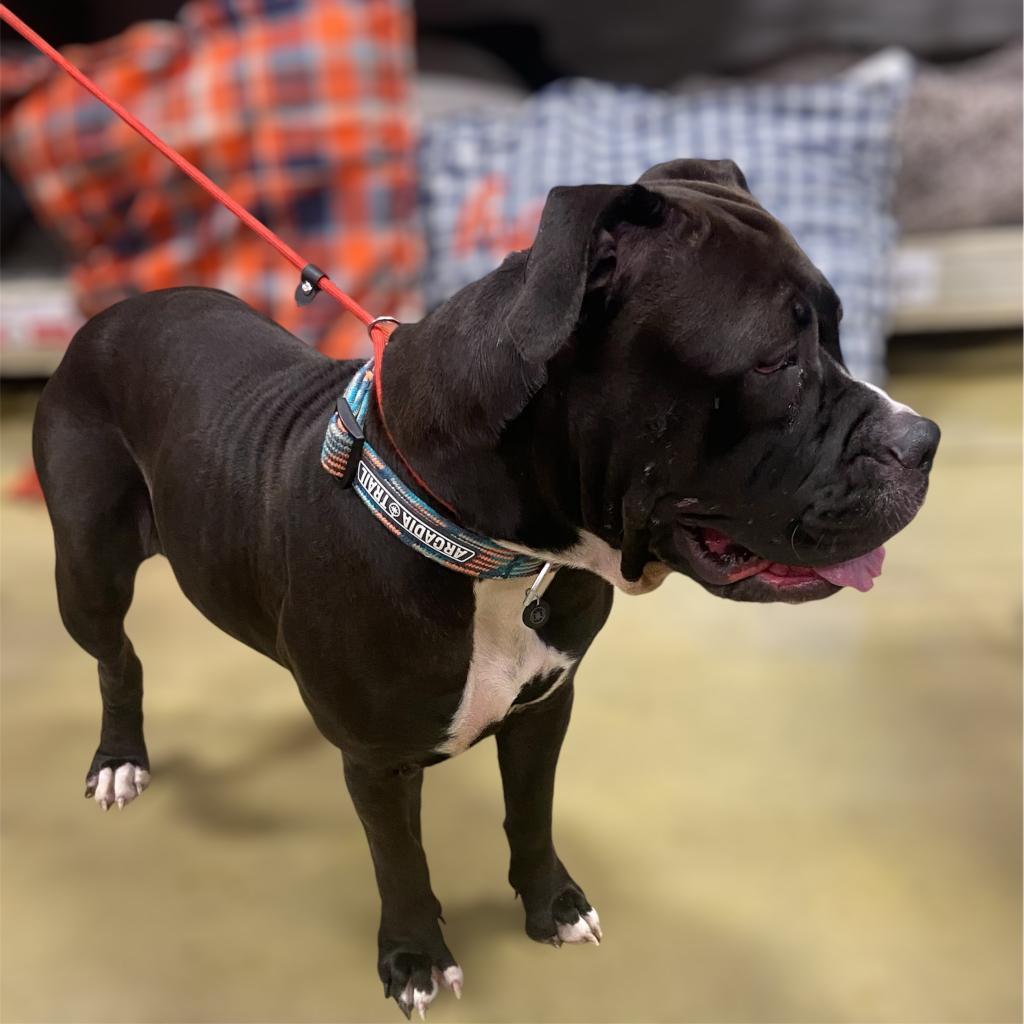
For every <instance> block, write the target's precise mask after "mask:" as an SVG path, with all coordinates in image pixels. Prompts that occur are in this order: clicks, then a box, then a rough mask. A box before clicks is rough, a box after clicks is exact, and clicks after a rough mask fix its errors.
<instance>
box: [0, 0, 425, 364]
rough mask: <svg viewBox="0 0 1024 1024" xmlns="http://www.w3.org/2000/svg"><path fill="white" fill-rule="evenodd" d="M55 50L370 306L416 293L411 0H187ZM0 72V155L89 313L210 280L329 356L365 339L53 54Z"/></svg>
mask: <svg viewBox="0 0 1024 1024" xmlns="http://www.w3.org/2000/svg"><path fill="white" fill-rule="evenodd" d="M67 55H68V57H69V58H70V59H71V60H72V61H73V62H74V63H76V64H78V66H79V67H81V68H82V70H83V71H84V72H85V73H86V74H87V75H89V76H90V77H91V78H93V79H94V80H95V81H96V82H97V83H98V84H99V86H100V87H101V88H103V89H105V90H106V91H107V92H108V93H109V94H110V95H112V96H113V97H114V98H116V99H117V100H119V101H120V102H121V103H122V104H123V105H124V106H125V107H127V108H128V109H129V110H131V111H132V113H134V114H135V115H136V116H137V117H138V118H140V120H142V121H143V122H144V123H145V124H146V125H148V126H149V127H150V128H151V129H152V130H153V131H155V132H156V133H157V134H158V135H160V136H161V137H162V138H164V139H165V140H166V141H167V142H168V143H170V145H172V146H174V147H175V148H176V149H178V150H179V151H180V152H181V153H182V154H183V155H184V156H185V157H187V158H188V159H189V160H191V161H192V162H193V163H194V164H196V165H197V166H198V167H200V168H201V169H202V170H204V171H205V172H206V173H207V174H208V175H209V176H210V177H211V178H213V179H214V181H216V182H217V183H218V184H219V185H220V186H221V187H222V188H224V189H225V190H226V191H227V192H229V193H230V194H231V195H232V196H233V197H234V198H235V199H237V200H238V201H239V202H241V203H242V204H243V205H244V206H245V207H247V208H248V209H249V210H250V211H251V212H252V213H254V214H255V215H256V216H257V217H258V218H259V219H260V220H262V221H263V222H264V223H265V224H267V225H268V226H269V227H270V228H271V229H272V230H274V231H276V232H277V233H278V234H279V235H281V237H282V238H283V239H284V240H285V241H286V242H288V244H289V245H291V246H292V247H293V248H295V249H296V250H298V252H300V253H301V254H302V255H303V256H304V257H305V258H306V259H308V260H309V261H310V262H312V263H315V264H317V265H318V266H320V267H322V268H323V269H324V270H325V271H327V272H328V273H329V274H330V275H331V278H332V280H333V281H334V282H335V283H336V284H337V285H338V286H339V287H340V288H342V289H343V290H344V291H346V292H348V293H349V294H350V295H352V296H353V297H354V298H356V299H357V300H358V301H359V302H360V303H362V304H363V305H364V306H366V307H367V308H368V309H371V310H374V311H375V312H379V313H388V314H392V315H396V316H399V317H401V316H402V315H403V313H405V314H408V313H409V312H410V311H412V310H415V309H416V307H417V306H418V304H419V284H420V273H421V270H422V262H423V244H422V234H421V229H420V224H419V220H418V216H417V211H416V175H415V138H414V131H413V125H412V120H411V117H410V110H409V106H410V78H411V72H412V66H413V57H412V16H411V13H410V11H409V8H408V4H407V3H405V2H401V0H196V2H193V3H191V4H188V5H187V6H186V7H184V8H183V9H182V11H181V13H180V14H179V16H178V18H177V19H176V20H175V21H166V22H161V21H150V22H143V23H140V24H138V25H136V26H134V27H132V28H131V29H129V30H128V31H126V32H125V33H123V34H122V35H120V36H118V37H116V38H114V39H110V40H107V41H105V42H103V43H99V44H96V45H92V46H87V47H71V48H69V49H68V50H67ZM0 70H2V79H0V95H2V97H3V101H4V107H5V109H7V113H6V115H5V117H4V120H3V143H4V159H5V161H6V162H7V165H8V167H9V168H10V170H11V173H12V174H13V175H14V177H15V178H16V180H17V181H18V182H19V184H20V185H21V187H22V188H23V189H24V191H25V194H26V195H27V197H28V199H29V202H30V203H31V204H32V206H33V208H34V210H35V212H36V214H37V216H38V217H39V219H40V220H41V221H42V222H43V223H45V224H47V225H49V226H50V227H51V228H52V229H53V230H54V231H55V232H56V233H57V234H58V235H59V236H60V237H61V238H62V239H63V240H64V241H65V242H66V243H67V244H68V246H69V248H70V250H71V252H72V254H73V258H74V265H73V270H72V279H73V283H74V288H75V294H76V297H77V299H78V302H79V304H80V306H81V309H82V312H83V313H84V314H85V315H92V314H93V313H96V312H98V311H99V310H101V309H103V308H105V307H107V306H108V305H110V304H111V303H113V302H115V301H117V300H118V299H121V298H124V297H125V296H128V295H132V294H136V293H138V292H142V291H148V290H151V289H154V288H165V287H171V286H174V285H183V284H205V285H210V286H214V287H218V288H224V289H225V290H227V291H229V292H232V293H234V294H235V295H238V296H239V297H240V298H243V299H245V300H246V301H247V302H250V303H251V304H252V305H254V306H255V307H256V308H257V309H259V310H261V311H262V312H264V313H265V314H266V315H268V316H270V317H272V318H273V319H275V320H276V321H277V322H278V323H280V324H282V325H283V326H285V327H287V328H288V329H289V330H291V331H293V332H294V333H296V334H298V335H299V336H300V337H303V338H304V339H305V340H307V341H310V342H313V343H317V344H319V345H320V346H321V347H322V348H323V349H324V350H325V351H328V352H330V353H331V354H334V355H341V354H346V355H350V354H353V353H355V352H358V351H363V350H364V349H365V348H366V337H365V331H364V329H363V327H362V325H361V324H359V323H358V322H357V321H355V320H354V319H353V318H352V317H349V316H347V315H346V314H345V313H344V312H343V311H342V310H341V309H339V307H338V306H336V305H335V304H334V303H332V302H330V301H329V300H326V299H321V300H320V301H319V302H317V303H314V304H313V305H312V306H307V307H304V308H303V309H301V310H300V309H298V308H297V307H296V306H295V304H294V299H293V294H294V291H295V285H296V284H297V283H298V274H297V272H296V271H295V270H294V269H293V268H292V267H291V266H290V265H289V264H288V263H287V262H285V261H284V260H282V259H281V258H280V257H279V256H278V255H277V253H275V252H274V250H273V249H271V248H270V247H269V246H267V245H266V243H264V242H263V241H261V240H260V239H259V238H258V237H257V236H255V235H254V234H252V233H251V232H250V231H249V230H248V229H247V228H245V227H244V226H243V225H242V224H241V223H240V222H239V221H237V220H236V219H235V218H234V217H233V216H232V215H231V214H230V213H229V212H228V211H227V210H225V209H223V208H222V207H221V206H220V205H218V204H217V203H216V202H215V201H214V200H213V199H212V198H211V197H209V196H208V195H207V194H206V193H205V192H203V191H202V190H201V189H200V188H198V187H197V186H196V185H194V184H193V183H192V182H191V181H189V180H188V178H186V177H185V176H184V175H183V174H182V173H181V172H180V171H179V170H178V169H177V168H175V167H174V166H173V165H172V164H171V163H169V162H168V161H167V160H166V159H165V158H164V157H163V156H161V155H160V154H159V153H158V152H156V151H155V150H153V149H151V148H150V146H149V145H148V144H147V143H146V142H145V141H144V140H142V139H141V138H139V137H138V136H137V135H136V134H135V133H134V132H133V131H132V130H131V129H130V128H129V127H128V126H127V125H126V124H124V123H123V122H121V121H120V120H119V119H118V118H117V117H116V116H115V115H114V114H113V113H112V112H111V111H109V110H108V109H107V108H106V107H105V106H103V105H102V104H101V103H99V102H98V101H97V100H95V99H93V97H91V96H90V95H89V94H88V93H87V92H86V91H85V90H84V89H82V88H81V87H80V86H79V85H78V84H77V83H75V82H73V81H72V80H71V79H70V78H68V77H67V76H66V75H65V74H64V73H63V72H61V71H60V70H58V69H57V68H55V67H54V66H53V65H51V64H50V62H49V61H48V60H46V59H45V58H44V57H42V56H40V55H33V56H26V57H18V58H14V57H11V56H8V55H5V57H4V59H3V61H2V62H0ZM12 100H14V101H15V102H13V103H12V102H11V101H12Z"/></svg>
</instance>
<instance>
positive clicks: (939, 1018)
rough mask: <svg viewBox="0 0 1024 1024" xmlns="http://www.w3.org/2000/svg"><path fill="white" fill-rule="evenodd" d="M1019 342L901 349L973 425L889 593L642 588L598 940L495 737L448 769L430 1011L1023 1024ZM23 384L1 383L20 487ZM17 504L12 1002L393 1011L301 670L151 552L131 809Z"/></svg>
mask: <svg viewBox="0 0 1024 1024" xmlns="http://www.w3.org/2000/svg"><path fill="white" fill-rule="evenodd" d="M1019 357H1020V347H1019V341H1018V342H1007V343H1003V344H990V345H987V346H979V347H977V348H975V349H974V350H972V351H970V352H965V351H964V350H963V349H960V350H955V351H954V350H950V351H946V352H944V353H943V354H942V355H941V356H935V355H931V354H925V353H922V352H921V351H918V352H916V353H909V354H904V356H903V357H902V359H901V360H900V361H899V365H902V366H903V367H904V370H903V372H901V373H898V374H897V376H896V378H895V380H894V381H893V385H892V389H891V390H892V391H893V393H894V394H895V395H896V396H897V397H898V398H901V399H903V400H905V401H908V402H910V403H911V404H913V405H914V406H916V407H917V408H918V409H919V410H920V411H921V412H924V413H927V414H928V415H930V416H932V417H934V418H935V419H937V420H938V421H939V422H940V424H941V425H942V427H943V431H944V440H943V447H942V450H941V452H940V456H939V460H938V463H937V467H936V469H935V472H934V475H933V490H932V495H931V497H930V498H929V501H928V503H927V505H926V506H925V509H924V511H923V513H922V514H921V516H920V518H919V520H918V521H917V522H916V523H915V524H914V525H913V526H912V527H911V528H910V529H909V530H908V531H907V532H906V534H905V535H902V536H900V537H898V538H897V539H896V540H894V541H893V542H892V543H891V545H890V546H889V558H888V561H887V563H886V572H885V575H884V576H883V577H882V579H881V580H880V581H879V584H878V586H876V588H875V590H874V591H873V592H872V593H871V594H870V595H861V594H856V593H852V592H850V593H844V594H842V595H840V596H838V597H837V598H834V599H832V600H829V601H826V602H823V603H821V604H818V605H814V606H808V607H805V608H790V607H783V606H774V607H758V606H736V605H731V604H729V603H727V602H723V601H717V600H715V599H714V598H712V597H710V596H707V595H705V594H704V593H703V592H701V591H699V590H698V589H697V587H696V586H694V585H692V584H690V583H688V582H687V581H685V580H681V579H676V580H670V581H669V582H668V583H667V584H666V585H665V586H664V587H663V588H662V589H661V590H660V591H658V592H657V593H656V594H654V595H651V596H649V597H644V598H634V599H621V598H620V599H618V600H617V602H616V609H615V612H614V614H613V616H612V621H611V623H610V625H609V626H608V628H607V629H606V631H605V632H604V633H603V634H602V635H601V636H600V638H599V639H598V641H597V642H596V643H595V645H594V647H593V649H592V652H591V654H590V655H589V657H588V659H587V661H586V662H585V664H584V667H583V669H582V671H581V672H580V676H579V680H578V687H577V688H578V695H577V705H576V712H575V717H574V721H573V725H572V728H571V730H570V733H569V737H568V740H567V743H566V749H565V753H564V756H563V760H562V767H561V770H560V776H559V785H558V798H557V808H556V813H557V823H558V829H557V833H558V839H559V846H560V850H561V853H562V857H563V859H564V860H565V861H566V863H567V865H568V866H569V868H570V870H571V871H572V872H573V873H574V875H575V876H576V877H577V879H578V880H579V881H580V882H581V883H582V884H583V885H584V886H585V888H586V890H587V892H588V894H589V895H590V897H591V898H592V899H593V901H594V902H595V904H596V905H597V907H598V909H599V910H600V913H601V921H602V924H603V926H604V931H605V936H606V938H605V942H604V943H603V944H602V945H601V947H600V948H594V947H592V946H587V947H582V948H575V947H573V948H568V947H567V948H563V949H561V950H558V951H556V950H554V949H551V948H549V947H542V946H538V945H535V944H533V943H531V942H529V941H528V940H527V939H526V937H525V936H524V935H523V934H522V932H521V917H520V908H519V906H518V904H517V903H516V902H514V901H513V898H512V894H511V891H510V889H509V888H508V886H507V884H506V882H505V872H506V863H505V849H504V839H503V836H502V832H501V827H500V822H501V817H502V808H501V803H500V791H499V784H498V775H497V768H496V765H495V760H494V754H493V745H492V744H491V743H489V742H488V743H484V744H481V746H480V747H478V748H476V749H474V750H472V751H471V752H469V753H468V754H466V755H464V756H463V757H461V758H459V759H457V760H455V761H454V762H451V763H448V764H444V765H441V766H438V767H437V768H433V769H431V770H430V772H429V773H428V775H427V783H426V791H425V841H426V844H427V848H428V852H429V854H430V857H431V867H432V871H433V878H434V885H435V889H436V891H437V893H438V895H439V896H440V898H441V900H442V902H443V903H444V909H445V916H446V918H447V921H448V927H447V932H446V934H447V936H448V940H449V944H450V946H451V948H452V950H453V952H454V953H455V954H456V956H457V957H458V958H459V961H460V962H461V964H462V967H463V969H464V970H465V974H466V986H465V996H464V998H463V1000H462V1002H461V1003H455V1002H454V1001H453V1000H452V999H451V997H450V996H442V997H440V998H439V999H438V1001H437V1002H436V1003H435V1004H434V1007H433V1008H432V1010H431V1011H430V1018H431V1019H433V1020H435V1021H702V1022H726V1021H730V1022H733V1021H735V1022H740V1021H744V1022H770V1021H780V1022H781V1021H785V1022H887V1024H911V1022H927V1024H939V1022H943V1024H946V1022H960V1021H978V1022H982V1021H984V1022H1003V1021H1006V1022H1009V1021H1019V1020H1020V1018H1021V975H1020V971H1021V916H1020V911H1021V860H1020V838H1021V837H1020V827H1021V822H1020V812H1021V790H1020V784H1021V759H1020V738H1021V737H1020V732H1021V705H1020V688H1019V687H1020V650H1021V636H1020V621H1021V595H1020V536H1021V523H1020V515H1019V508H1020V497H1021V478H1020V468H1019V466H1020V440H1021V433H1020V430H1021V424H1020V398H1021V380H1020V367H1019ZM29 404H30V403H29V402H28V401H27V400H26V396H21V398H15V399H13V400H10V401H8V402H6V403H5V412H4V417H3V425H4V428H5V429H4V447H3V461H2V467H0V468H2V469H3V472H4V474H5V477H7V476H9V474H10V473H11V472H13V471H14V470H15V469H16V468H17V467H18V466H19V465H20V464H21V463H22V461H23V459H24V457H25V453H26V451H27V437H28V432H27V428H28V412H27V409H28V405H29ZM0 512H2V516H3V519H2V556H3V588H2V613H3V621H2V625H3V705H2V712H3V716H2V727H3V736H2V738H3V751H2V754H3V763H2V768H3V776H2V778H3V833H2V834H3V860H2V872H3V874H2V909H3V931H2V967H3V975H2V982H3V988H2V1000H3V1001H2V1006H0V1010H2V1019H3V1020H4V1021H5V1022H10V1024H15V1022H35V1021H47V1022H57V1021H61V1022H92V1021H118V1022H129V1021H131V1022H143V1021H145V1022H149V1021H161V1022H163V1021H210V1022H212V1021H217V1022H227V1021H231V1022H256V1021H282V1022H284V1021H289V1022H290V1021H378V1020H380V1021H387V1022H395V1024H397V1022H399V1021H400V1020H401V1018H400V1016H399V1013H398V1010H397V1008H396V1007H395V1005H394V1004H393V1003H387V1002H385V1001H384V999H383V998H382V996H381V989H380V986H379V984H378V982H377V980H376V974H375V968H374V961H375V955H374V943H375V932H376V915H377V901H376V894H375V891H374V888H373V881H372V873H371V869H370V861H369V857H368V855H367V852H366V849H365V846H364V840H363V836H362V833H361V831H360V828H359V826H358V824H357V822H356V819H355V816H354V813H353V811H352V809H351V807H350V806H349V803H348V799H347V796H346V794H345V792H344V788H343V784H342V780H341V771H340V765H339V760H338V757H337V755H336V753H335V752H333V751H332V750H331V749H330V748H329V747H328V746H327V745H326V744H325V743H324V742H323V741H322V740H320V739H319V737H318V735H317V734H316V733H315V731H314V730H313V727H312V726H311V724H310V722H309V720H308V718H307V715H306V713H305V711H304V709H303V707H302V705H301V704H300V701H299V698H298V695H297V693H296V691H295V689H294V686H293V685H292V683H291V682H290V680H289V679H288V678H287V677H286V676H285V675H284V673H283V672H282V671H281V670H279V669H277V668H276V667H275V666H273V665H271V664H270V663H268V662H265V661H263V660H261V659H260V658H259V657H258V656H257V655H255V654H252V653H251V652H249V651H247V650H245V649H244V648H243V647H241V646H240V645H239V644H237V643H235V642H233V641H232V640H230V639H229V638H228V637H226V636H224V635H222V634H220V633H218V632H217V631H216V630H215V629H214V628H213V627H212V626H210V625H209V624H207V623H206V622H205V621H204V620H203V619H201V618H200V616H199V614H198V613H197V612H196V611H194V610H193V609H192V608H191V607H190V606H189V605H188V604H187V603H186V602H185V600H184V598H183V597H182V596H181V595H180V593H179V592H178V590H177V588H176V586H175V584H174V581H173V579H172V577H171V574H170V571H169V570H168V567H167V565H166V563H164V562H163V561H159V560H154V561H152V562H150V563H148V564H147V565H145V566H144V567H143V570H142V572H141V574H140V579H139V585H138V590H137V596H136V601H135V606H134V608H133V610H132V613H131V616H130V618H129V626H128V628H129V633H130V635H131V636H132V638H133V640H134V641H135V646H136V648H137V650H138V652H139V654H140V656H141V658H142V660H143V663H144V665H145V667H146V672H147V704H146V712H147V733H148V739H149V747H150V752H151V755H152V758H153V772H154V779H153V785H152V787H151V788H150V789H149V790H148V791H147V793H146V794H145V796H144V797H143V799H142V800H141V801H140V802H139V803H137V804H134V805H132V806H131V807H130V808H128V809H127V810H126V811H125V812H123V813H120V814H119V813H117V812H116V811H111V812H110V813H108V814H106V815H104V814H102V813H101V812H100V811H99V810H98V809H97V808H96V806H95V805H94V804H92V803H90V802H87V801H86V800H84V799H83V798H82V776H83V773H84V769H85V767H86V766H87V764H88V761H89V757H90V755H91V753H92V750H93V748H94V745H95V741H96V737H97V729H98V719H99V698H98V695H97V692H96V685H95V681H94V668H93V666H92V664H91V663H90V662H89V661H88V659H87V658H86V657H85V655H84V654H82V653H81V652H80V651H79V650H78V649H77V648H76V647H75V646H74V645H73V644H72V642H71V641H70V640H69V639H68V638H67V636H66V635H65V634H64V633H63V631H62V629H61V627H60V624H59V621H58V618H57V611H56V604H55V597H54V592H53V586H52V583H51V541H50V536H49V528H48V525H47V522H46V520H45V516H44V513H43V511H42V510H41V508H39V507H35V506H26V505H22V504H14V503H11V502H5V503H4V504H3V505H2V507H0Z"/></svg>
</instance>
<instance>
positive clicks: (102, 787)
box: [85, 761, 149, 811]
mask: <svg viewBox="0 0 1024 1024" xmlns="http://www.w3.org/2000/svg"><path fill="white" fill-rule="evenodd" d="M148 785H149V772H148V771H146V769H145V768H140V767H139V766H138V765H137V764H132V763H131V762H130V761H126V762H125V763H124V764H121V765H118V766H117V767H116V768H113V767H107V768H101V769H100V770H99V771H98V772H96V774H94V775H89V777H88V778H87V779H86V780H85V795H86V798H89V797H92V799H94V800H95V801H96V803H98V804H99V805H100V807H102V808H103V810H105V811H107V810H109V809H110V807H111V805H113V804H117V806H118V807H119V808H123V807H124V806H125V805H126V804H130V803H131V802H132V801H133V800H134V799H136V798H137V797H140V796H142V791H143V790H144V789H145V788H146V787H147V786H148Z"/></svg>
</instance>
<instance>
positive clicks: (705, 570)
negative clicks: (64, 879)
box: [685, 526, 885, 597]
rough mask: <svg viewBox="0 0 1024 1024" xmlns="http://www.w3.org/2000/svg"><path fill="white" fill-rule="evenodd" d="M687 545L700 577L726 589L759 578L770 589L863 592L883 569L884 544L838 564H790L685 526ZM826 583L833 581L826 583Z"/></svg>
mask: <svg viewBox="0 0 1024 1024" xmlns="http://www.w3.org/2000/svg"><path fill="white" fill-rule="evenodd" d="M685 534H686V541H687V547H688V549H689V554H690V561H691V564H692V567H693V570H694V572H695V573H696V575H697V576H698V577H699V578H700V580H701V581H702V582H704V583H706V584H710V585H712V586H714V587H716V589H717V588H723V592H724V591H725V590H728V588H729V587H731V586H732V585H734V584H737V583H739V582H740V581H742V580H756V581H757V583H759V584H762V585H763V586H764V587H766V588H769V589H770V590H775V591H779V592H783V591H785V592H793V596H794V597H796V596H797V593H796V592H798V591H804V590H806V591H808V596H810V593H811V592H817V591H821V592H822V595H821V596H824V594H825V593H833V592H834V590H833V588H839V587H852V588H853V589H854V590H859V591H861V592H862V593H863V592H866V591H868V590H870V589H871V588H872V586H873V585H874V581H875V577H877V576H879V575H880V574H881V572H882V562H883V560H884V559H885V548H882V547H878V548H875V549H874V550H872V551H868V552H867V553H866V554H863V555H860V556H858V557H857V558H851V559H850V560H849V561H846V562H838V563H836V564H835V565H816V566H810V565H787V564H785V563H783V562H775V561H772V560H771V559H768V558H762V557H761V556H759V555H757V554H755V552H753V551H751V550H750V549H749V548H746V547H744V546H743V545H742V544H739V543H737V542H736V541H734V540H732V539H731V538H730V537H728V536H726V535H725V534H724V533H722V532H720V531H719V530H714V529H711V528H709V527H702V526H701V527H686V528H685ZM826 584H831V586H830V587H826V586H825V585H826Z"/></svg>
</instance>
